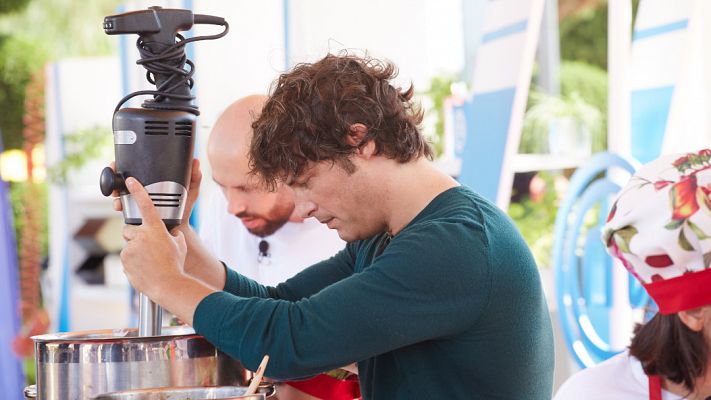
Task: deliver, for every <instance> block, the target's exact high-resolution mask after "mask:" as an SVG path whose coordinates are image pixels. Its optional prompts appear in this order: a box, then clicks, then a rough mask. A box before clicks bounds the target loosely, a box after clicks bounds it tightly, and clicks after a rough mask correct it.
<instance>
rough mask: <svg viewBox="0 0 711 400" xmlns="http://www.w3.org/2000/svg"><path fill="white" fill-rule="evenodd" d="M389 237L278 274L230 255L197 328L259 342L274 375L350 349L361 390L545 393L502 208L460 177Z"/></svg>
mask: <svg viewBox="0 0 711 400" xmlns="http://www.w3.org/2000/svg"><path fill="white" fill-rule="evenodd" d="M388 239H389V238H388V237H387V235H386V234H381V235H377V236H375V237H373V238H370V239H368V240H362V241H356V242H353V243H349V244H348V245H347V246H346V248H345V249H344V250H343V251H341V252H339V253H338V254H336V255H335V256H333V257H331V258H330V259H328V260H325V261H322V262H320V263H318V264H316V265H313V266H311V267H309V268H307V269H306V270H304V271H302V272H301V273H299V274H297V275H296V276H295V277H293V278H291V279H289V280H287V281H286V282H285V283H282V284H280V285H278V286H277V287H265V286H262V285H259V284H258V283H256V282H255V281H253V280H250V279H248V278H246V277H244V276H241V275H239V274H237V273H236V272H234V271H231V270H229V269H228V274H227V282H226V284H225V288H224V291H222V292H217V293H213V294H211V295H209V296H207V297H206V298H205V299H203V300H202V301H201V302H200V303H199V304H198V307H197V309H196V310H195V315H194V327H195V330H196V331H197V332H198V333H199V334H201V335H204V336H205V337H206V338H207V339H208V340H209V341H210V342H212V343H213V344H214V345H215V346H217V347H218V348H219V349H221V350H222V351H224V352H226V353H228V354H230V355H231V356H233V357H235V358H237V359H239V360H241V361H242V362H243V363H244V364H245V365H246V366H247V367H248V368H250V369H252V370H254V369H256V367H257V366H258V364H259V362H260V361H261V359H262V357H263V356H264V355H265V354H269V356H270V361H269V365H268V367H267V371H266V375H267V376H270V377H273V378H277V379H299V378H305V377H309V376H312V375H315V374H317V373H320V372H323V371H328V370H331V369H334V368H338V367H342V366H344V365H347V364H350V363H353V362H358V370H359V378H360V382H361V391H362V394H363V398H364V399H367V400H370V399H374V400H381V399H387V400H393V399H440V398H441V399H445V398H446V399H550V398H551V394H552V379H553V337H552V328H551V323H550V318H549V316H548V311H547V307H546V302H545V299H544V296H543V292H542V288H541V284H540V279H539V275H538V271H537V269H536V265H535V262H534V260H533V257H532V255H531V253H530V251H529V250H528V247H527V246H526V244H525V243H524V241H523V239H522V238H521V235H520V234H519V232H518V231H517V229H516V228H515V227H514V226H513V224H512V223H511V221H510V220H509V219H508V217H507V216H506V215H505V214H503V213H502V212H501V211H500V210H499V209H498V208H497V207H496V206H494V205H493V204H491V203H489V202H488V201H486V200H484V199H483V198H482V197H480V196H479V195H477V194H475V193H474V192H472V191H471V190H469V189H467V188H466V187H461V186H460V187H456V188H452V189H449V190H447V191H445V192H443V193H441V194H440V195H439V196H437V197H436V198H435V199H434V200H433V201H432V202H431V203H430V204H429V205H428V206H427V207H426V208H425V209H424V210H422V211H421V212H420V213H419V214H418V215H417V217H415V219H413V220H412V221H411V222H410V223H409V224H408V225H407V226H406V227H405V228H404V229H402V231H400V232H399V233H398V234H397V235H396V236H395V237H393V238H392V239H390V240H389V244H388V243H387V240H388ZM314 245H318V243H314ZM305 251H307V250H305Z"/></svg>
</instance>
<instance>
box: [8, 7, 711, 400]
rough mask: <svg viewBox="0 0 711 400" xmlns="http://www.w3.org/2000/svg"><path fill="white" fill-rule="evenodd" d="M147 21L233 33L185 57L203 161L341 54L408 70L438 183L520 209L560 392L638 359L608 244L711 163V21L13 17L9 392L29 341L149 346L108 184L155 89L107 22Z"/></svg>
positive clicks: (587, 14)
mask: <svg viewBox="0 0 711 400" xmlns="http://www.w3.org/2000/svg"><path fill="white" fill-rule="evenodd" d="M672 3H673V4H672ZM153 5H159V6H162V7H166V8H185V9H191V10H193V11H194V12H195V13H201V14H211V15H218V16H221V17H224V18H225V19H226V20H227V21H228V22H229V23H230V32H229V34H228V35H227V36H226V37H224V38H223V39H221V40H217V41H206V42H196V43H193V44H189V45H188V47H187V49H188V50H187V51H188V58H190V59H191V60H193V62H195V64H196V73H195V82H196V84H195V87H194V88H193V93H194V94H195V95H196V96H197V100H196V103H197V104H198V105H199V106H200V110H201V115H200V118H199V128H198V139H197V149H196V156H197V157H199V158H201V159H206V156H205V145H206V142H207V140H206V138H207V135H208V134H209V132H210V129H211V126H212V124H213V122H214V120H215V119H216V118H217V116H219V114H220V113H221V112H222V110H223V109H224V107H226V106H227V105H228V104H229V103H231V102H232V101H233V100H235V99H237V98H239V97H242V96H245V95H248V94H252V93H265V94H266V93H268V91H269V87H270V84H271V82H272V81H273V80H274V79H275V78H277V77H278V75H279V74H280V73H282V72H284V71H287V70H288V69H290V68H291V67H293V66H294V65H296V64H298V63H300V62H312V61H315V60H318V59H320V58H322V57H323V56H324V55H326V54H327V53H338V52H340V51H343V50H347V51H349V52H352V53H353V54H360V55H364V54H368V55H370V56H373V57H377V58H385V59H388V60H390V61H392V62H394V63H395V64H396V65H397V66H398V67H399V69H400V73H399V76H398V78H397V84H399V85H401V86H405V87H406V86H409V85H410V84H411V83H412V84H414V87H415V90H416V92H417V100H418V102H419V103H420V104H421V105H422V107H423V108H424V110H425V116H426V118H425V121H424V122H423V124H422V130H423V132H424V133H425V134H426V135H427V137H428V138H429V140H430V141H431V143H432V144H433V146H434V148H435V149H436V153H437V159H436V160H435V162H436V163H437V165H438V166H440V167H441V168H442V169H443V170H444V171H446V172H447V173H449V174H451V175H452V176H455V177H457V178H458V179H460V180H461V181H462V182H463V183H465V184H468V185H470V186H472V187H473V188H474V189H476V190H478V191H479V192H481V193H482V194H484V195H485V196H487V197H488V198H490V199H491V200H492V201H495V202H496V203H497V204H498V205H499V206H500V207H502V208H503V209H504V210H506V211H507V212H508V214H509V215H510V216H511V218H512V219H513V220H514V221H515V223H516V224H517V226H518V227H519V229H520V230H521V232H522V233H523V236H524V238H525V239H526V241H527V242H528V244H529V246H530V247H531V249H532V251H533V253H534V256H535V258H536V261H537V263H538V266H539V269H540V273H541V277H542V280H543V283H544V287H545V289H546V292H547V298H548V301H549V308H550V310H551V315H552V318H553V322H554V324H555V331H556V332H555V333H556V352H557V354H556V361H557V366H556V387H557V386H558V385H560V383H562V381H563V380H565V378H567V377H568V376H569V375H571V374H572V373H573V372H575V371H576V370H578V369H579V368H584V367H586V366H590V365H593V364H595V363H597V362H600V361H601V360H604V359H606V358H607V357H609V356H611V355H612V354H615V353H616V352H618V351H620V350H622V349H624V346H625V345H626V343H627V340H628V339H629V333H630V329H631V327H632V324H633V322H634V321H639V320H641V319H643V318H645V312H647V311H649V310H653V309H654V304H653V303H651V302H650V301H649V300H648V298H647V297H646V296H645V295H644V293H643V291H640V290H639V287H637V286H635V284H634V282H633V281H632V280H629V279H627V278H628V277H627V276H626V275H625V273H623V272H620V271H622V268H618V267H614V268H613V263H612V261H611V260H609V258H608V257H607V255H606V254H605V252H604V248H602V244H601V243H599V242H600V240H599V229H598V228H599V226H600V225H601V223H602V222H604V218H605V216H606V215H607V206H608V204H609V200H610V198H611V196H613V195H614V193H615V192H616V190H619V185H620V184H621V183H623V182H624V181H625V180H626V179H627V177H629V174H630V173H631V172H632V171H633V170H634V168H636V167H637V166H638V165H639V163H643V162H646V161H649V160H651V159H653V158H656V157H657V156H658V155H659V154H662V153H668V152H675V151H685V150H695V149H698V148H701V147H704V146H708V144H709V143H710V142H709V139H710V138H711V129H710V127H709V125H708V121H707V118H708V117H707V115H709V112H708V111H709V104H710V103H709V92H710V90H709V89H711V86H710V85H711V83H710V82H709V80H708V79H707V78H706V76H707V75H708V74H709V73H711V69H710V66H711V59H710V58H709V56H708V54H707V52H705V51H704V49H705V48H708V44H709V40H710V39H711V32H709V28H707V27H706V26H708V25H711V24H709V23H708V22H709V15H710V14H709V6H708V5H706V4H704V2H703V1H692V0H683V1H675V2H670V1H661V0H635V1H625V0H619V1H618V0H610V1H609V2H608V1H605V0H557V1H556V0H530V1H529V0H525V1H524V0H521V1H507V0H498V1H489V0H436V1H435V0H407V1H405V0H390V1H378V0H361V1H358V2H352V1H333V0H331V1H326V0H308V1H307V0H261V1H247V0H242V1H229V2H228V1H217V0H180V1H178V0H175V1H157V0H156V1H152V2H145V1H133V2H125V1H119V0H93V1H78V0H0V110H2V112H0V132H1V133H2V140H1V141H0V151H2V154H1V155H0V173H1V176H2V181H1V182H0V207H1V209H2V215H0V250H2V254H1V255H0V376H1V377H0V387H13V385H14V387H16V386H17V385H18V382H21V383H19V385H23V386H24V385H26V384H31V383H33V381H34V366H33V362H34V361H33V360H34V359H33V357H34V353H33V347H32V342H31V340H30V339H29V337H30V336H32V335H36V334H40V333H45V332H56V331H61V332H66V331H79V330H87V329H100V328H120V327H126V326H136V306H135V301H134V298H135V296H134V294H133V293H132V290H131V288H130V287H129V285H128V283H127V281H126V279H125V277H124V276H123V273H122V268H121V264H120V260H119V258H118V253H119V252H120V250H121V247H122V245H123V242H122V239H121V234H120V232H121V228H122V226H123V219H122V218H121V216H120V215H117V214H116V213H115V212H113V211H112V208H111V200H110V199H108V198H105V197H103V196H102V195H101V193H100V191H99V186H98V178H99V174H100V171H101V169H102V168H104V167H105V166H106V165H107V164H108V162H110V161H111V160H112V159H113V140H112V131H111V126H110V125H111V119H112V114H113V108H114V106H115V105H116V103H117V102H118V100H119V99H120V98H121V97H123V96H124V95H126V94H128V93H130V92H133V91H135V90H139V89H141V88H145V87H147V84H146V83H145V77H144V75H145V71H144V70H143V68H142V67H140V66H138V65H136V64H135V60H137V59H138V57H139V56H138V52H137V50H136V46H135V37H129V36H127V35H122V36H119V37H117V36H107V35H105V34H104V32H103V29H102V21H103V17H104V16H107V15H111V14H116V13H121V12H126V11H131V10H138V9H144V8H147V7H148V6H153ZM217 30H218V29H216V28H214V27H210V26H204V25H200V26H197V27H196V28H194V29H193V30H191V31H189V32H188V33H187V34H186V36H187V37H190V36H196V35H204V34H213V33H217V32H216V31H217ZM132 102H133V103H130V104H134V105H137V104H138V100H135V101H132ZM202 165H203V169H204V171H203V173H204V174H206V175H207V176H209V174H210V171H209V169H207V167H208V164H207V163H206V162H204V163H203V164H202ZM203 182H204V183H205V187H204V188H203V193H207V192H209V191H211V190H215V188H214V187H212V182H211V180H210V179H207V180H204V181H203ZM603 183H604V184H603ZM200 205H201V206H202V205H203V203H200ZM199 216H200V207H198V210H197V212H196V215H194V217H193V219H192V220H193V224H194V226H195V227H196V229H199V228H200V218H199ZM3 379H4V380H5V381H3ZM3 382H4V384H3ZM18 398H19V397H18Z"/></svg>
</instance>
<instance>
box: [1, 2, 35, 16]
mask: <svg viewBox="0 0 711 400" xmlns="http://www.w3.org/2000/svg"><path fill="white" fill-rule="evenodd" d="M29 2H30V0H0V14H7V13H11V12H15V11H20V10H22V9H23V8H25V7H26V6H27V4H28V3H29Z"/></svg>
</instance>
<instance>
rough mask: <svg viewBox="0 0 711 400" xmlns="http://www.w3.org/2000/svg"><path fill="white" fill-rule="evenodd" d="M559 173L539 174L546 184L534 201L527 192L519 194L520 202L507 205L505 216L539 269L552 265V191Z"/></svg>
mask: <svg viewBox="0 0 711 400" xmlns="http://www.w3.org/2000/svg"><path fill="white" fill-rule="evenodd" d="M559 175H560V174H556V173H550V172H539V173H538V176H539V177H540V178H541V179H543V181H544V182H545V189H544V192H543V196H542V198H541V199H540V200H538V201H533V200H532V199H531V196H530V195H529V194H528V193H525V194H523V193H521V201H519V202H516V203H511V204H510V205H509V209H508V214H509V216H510V217H511V219H513V221H514V223H515V224H516V226H517V227H518V229H519V231H521V235H523V238H524V240H525V241H526V243H527V244H528V246H529V247H530V248H531V252H532V253H533V257H534V258H535V259H536V264H537V265H538V266H539V267H543V268H545V267H549V266H551V264H552V260H551V257H552V252H553V230H554V224H555V217H556V211H557V209H558V198H559V194H558V193H556V190H555V179H556V177H557V176H559Z"/></svg>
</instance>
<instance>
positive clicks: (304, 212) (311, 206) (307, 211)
mask: <svg viewBox="0 0 711 400" xmlns="http://www.w3.org/2000/svg"><path fill="white" fill-rule="evenodd" d="M317 209H318V207H316V204H315V203H314V202H312V201H308V200H305V201H298V200H297V201H296V215H298V216H299V217H301V218H310V217H313V216H314V213H315V212H316V210H317Z"/></svg>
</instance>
